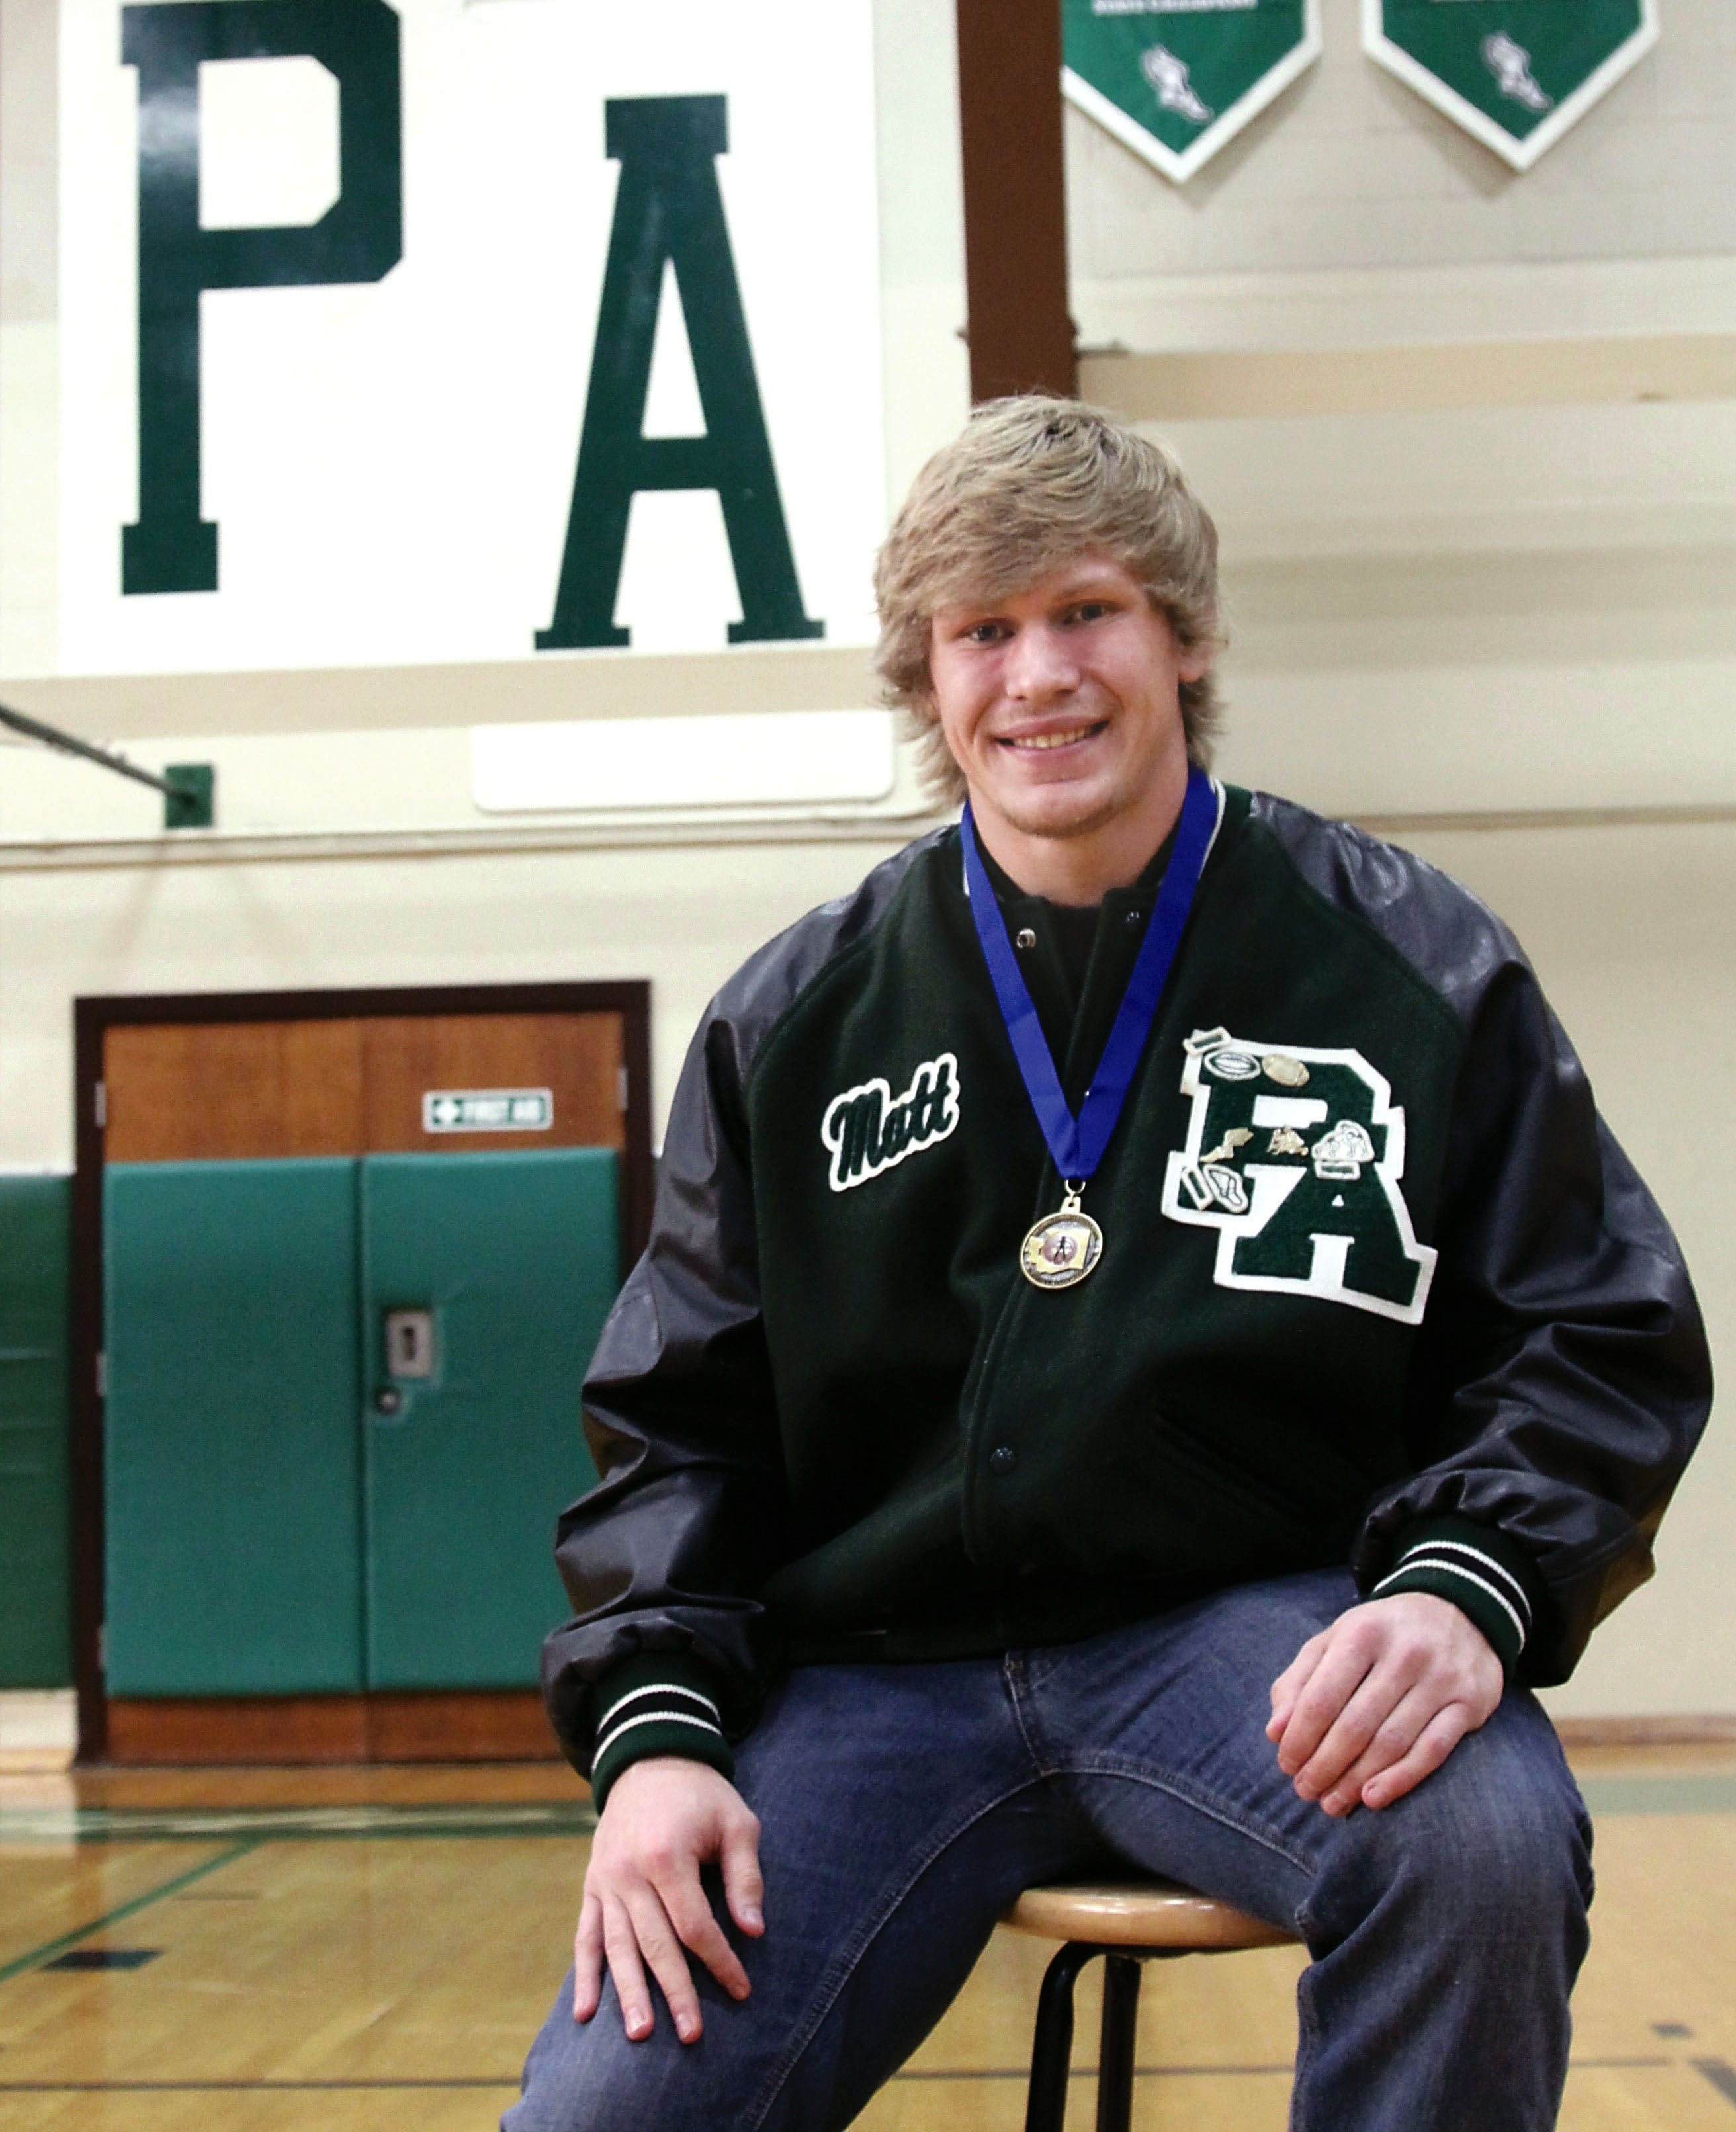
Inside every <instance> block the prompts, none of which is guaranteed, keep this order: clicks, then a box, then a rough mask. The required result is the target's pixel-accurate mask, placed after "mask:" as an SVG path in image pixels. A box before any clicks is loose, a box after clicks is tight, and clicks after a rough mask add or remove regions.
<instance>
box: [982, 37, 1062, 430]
mask: <svg viewBox="0 0 1736 2132" xmlns="http://www.w3.org/2000/svg"><path fill="white" fill-rule="evenodd" d="M957 7H958V34H959V141H960V146H961V147H962V150H963V156H964V286H965V295H966V301H967V304H968V306H969V326H968V329H967V331H968V337H969V343H970V396H971V399H972V400H973V401H983V400H993V399H997V398H998V397H999V396H1001V395H1002V394H1003V393H1008V392H1057V393H1061V394H1064V395H1065V396H1069V397H1071V396H1073V395H1074V394H1075V393H1076V392H1077V391H1078V390H1079V364H1078V361H1077V358H1076V357H1075V352H1074V331H1073V320H1072V317H1071V315H1070V311H1069V309H1068V300H1067V199H1066V179H1065V165H1064V163H1063V161H1062V153H1061V93H1060V73H1061V24H1060V0H957Z"/></svg>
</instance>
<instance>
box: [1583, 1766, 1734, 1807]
mask: <svg viewBox="0 0 1736 2132" xmlns="http://www.w3.org/2000/svg"><path fill="white" fill-rule="evenodd" d="M1580 1797H1581V1798H1583V1799H1584V1800H1585V1804H1586V1808H1587V1809H1588V1810H1589V1812H1590V1813H1591V1814H1592V1815H1593V1816H1594V1817H1595V1816H1596V1815H1598V1814H1600V1813H1601V1814H1630V1813H1736V1776H1731V1775H1729V1774H1724V1773H1722V1772H1719V1773H1717V1774H1704V1773H1703V1774H1699V1775H1695V1776H1676V1777H1582V1778H1580Z"/></svg>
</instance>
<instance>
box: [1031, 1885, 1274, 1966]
mask: <svg viewBox="0 0 1736 2132" xmlns="http://www.w3.org/2000/svg"><path fill="white" fill-rule="evenodd" d="M1001 1923H1003V1925H1007V1926H1009V1927H1010V1928H1012V1930H1013V1931H1014V1932H1022V1933H1034V1934H1035V1935H1036V1937H1037V1938H1040V1939H1060V1940H1075V1941H1080V1942H1084V1944H1086V1945H1089V1946H1091V1947H1163V1948H1166V1949H1168V1950H1170V1951H1171V1952H1175V1953H1177V1954H1183V1953H1197V1954H1211V1953H1223V1954H1228V1953H1230V1952H1233V1951H1235V1950H1236V1949H1238V1948H1241V1947H1289V1946H1291V1945H1293V1944H1294V1943H1295V1941H1296V1933H1293V1932H1286V1930H1285V1929H1284V1928H1283V1927H1282V1925H1271V1924H1267V1922H1266V1920H1265V1919H1264V1918H1251V1917H1249V1916H1248V1914H1247V1913H1246V1912H1245V1911H1243V1910H1238V1909H1232V1908H1231V1907H1230V1905H1229V1904H1228V1903H1218V1902H1214V1901H1213V1900H1212V1899H1211V1897H1210V1896H1209V1895H1201V1894H1197V1893H1196V1892H1195V1890H1193V1889H1192V1888H1184V1887H1183V1886H1181V1884H1180V1883H1179V1882H1178V1881H1175V1880H1130V1881H1127V1882H1124V1883H1118V1884H1115V1885H1097V1884H1094V1885H1089V1886H1080V1887H1052V1888H1027V1890H1025V1892H1024V1894H1022V1895H1021V1896H1020V1897H1019V1899H1018V1900H1017V1902H1016V1903H1015V1904H1013V1906H1012V1909H1010V1910H1008V1911H1007V1914H1006V1915H1005V1916H1004V1917H1003V1918H1002V1919H1001Z"/></svg>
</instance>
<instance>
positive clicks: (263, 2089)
mask: <svg viewBox="0 0 1736 2132" xmlns="http://www.w3.org/2000/svg"><path fill="white" fill-rule="evenodd" d="M1675 2063H1676V2060H1675V2059H1674V2058H1575V2059H1574V2060H1573V2061H1572V2062H1571V2063H1570V2065H1569V2067H1568V2068H1567V2069H1568V2071H1569V2072H1585V2071H1588V2070H1591V2069H1595V2068H1609V2067H1620V2068H1623V2069H1631V2068H1633V2067H1654V2068H1655V2067H1659V2066H1668V2065H1674V2064H1675ZM1693 2064H1694V2067H1695V2070H1696V2071H1697V2072H1703V2073H1705V2076H1706V2077H1707V2079H1709V2080H1710V2082H1712V2084H1713V2086H1714V2087H1716V2088H1717V2089H1718V2090H1719V2093H1720V2094H1723V2095H1728V2096H1729V2097H1730V2098H1731V2100H1732V2101H1736V2072H1733V2071H1732V2069H1731V2068H1730V2067H1729V2066H1727V2065H1726V2064H1725V2063H1724V2060H1723V2059H1722V2058H1695V2060H1694V2061H1693ZM1294 2070H1295V2068H1294V2067H1292V2066H1290V2065H1287V2064H1286V2065H1185V2066H1136V2067H1134V2069H1133V2077H1134V2078H1135V2079H1136V2080H1170V2079H1175V2078H1177V2077H1203V2078H1205V2079H1219V2080H1231V2079H1238V2078H1246V2077H1253V2076H1260V2077H1265V2076H1268V2075H1269V2076H1274V2077H1276V2076H1278V2075H1282V2077H1284V2078H1285V2079H1286V2080H1287V2079H1289V2077H1291V2073H1292V2072H1294ZM1030 2077H1031V2068H1030V2067H1028V2066H991V2067H983V2068H982V2069H980V2070H975V2071H970V2070H960V2071H958V2072H897V2073H894V2074H893V2075H892V2079H893V2081H895V2082H896V2081H901V2080H902V2081H937V2080H1028V2079H1029V2078H1030ZM1069 2077H1070V2078H1071V2079H1074V2080H1094V2079H1095V2078H1096V2077H1097V2072H1096V2068H1095V2067H1091V2066H1075V2067H1073V2068H1072V2070H1071V2072H1070V2076H1069ZM518 2084H519V2083H518V2076H517V2074H516V2073H499V2074H497V2075H493V2076H492V2077H491V2076H488V2075H478V2076H468V2077H456V2078H454V2079H450V2080H413V2079H409V2080H389V2079H373V2080H0V2095H248V2094H255V2093H259V2094H291V2095H300V2094H322V2095H344V2094H350V2093H356V2094H361V2093H364V2092H367V2091H373V2090H378V2091H384V2092H392V2091H421V2090H435V2091H439V2090H443V2089H450V2090H453V2091H456V2090H459V2089H461V2088H462V2089H474V2088H507V2089H512V2088H516V2087H517V2086H518Z"/></svg>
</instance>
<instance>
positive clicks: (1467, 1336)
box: [1256, 797, 1711, 1685]
mask: <svg viewBox="0 0 1736 2132" xmlns="http://www.w3.org/2000/svg"><path fill="white" fill-rule="evenodd" d="M1256 814H1257V816H1258V818H1259V819H1263V820H1264V821H1265V823H1266V824H1267V826H1268V827H1269V828H1272V829H1273V830H1274V832H1275V833H1277V834H1278V835H1279V836H1280V838H1281V840H1282V841H1283V842H1284V843H1286V845H1287V846H1288V847H1289V848H1290V849H1291V855H1292V857H1295V858H1296V861H1297V862H1298V864H1299V866H1300V867H1301V870H1302V872H1303V873H1304V875H1305V876H1306V878H1308V879H1309V880H1310V883H1311V884H1312V885H1313V886H1315V888H1316V889H1318V890H1319V891H1320V892H1321V893H1322V894H1325V895H1326V896H1329V898H1330V900H1334V901H1335V902H1337V903H1339V905H1340V906H1341V907H1343V908H1345V909H1348V910H1354V911H1356V912H1357V913H1358V915H1360V916H1361V917H1363V919H1364V920H1366V921H1367V922H1368V924H1371V925H1373V927H1374V929H1375V930H1376V931H1377V932H1378V933H1379V934H1381V935H1382V937H1383V938H1384V939H1387V941H1388V943H1389V944H1392V945H1393V946H1395V947H1397V948H1399V950H1400V952H1401V953H1403V954H1404V955H1405V957H1406V958H1407V960H1408V961H1409V962H1410V963H1411V965H1412V967H1413V968H1416V969H1417V970H1418V972H1419V973H1420V974H1421V975H1422V976H1423V977H1424V978H1425V979H1426V981H1427V982H1430V983H1431V985H1432V986H1433V987H1434V988H1435V990H1436V991H1437V992H1439V993H1440V995H1441V996H1443V997H1444V998H1445V999H1447V1000H1448V1001H1450V1004H1451V1005H1452V1006H1454V1007H1455V1010H1456V1011H1458V1012H1459V1015H1460V1016H1461V1017H1462V1018H1463V1019H1464V1022H1465V1024H1466V1045H1465V1051H1464V1060H1463V1064H1462V1066H1461V1068H1460V1072H1459V1083H1458V1088H1457V1090H1456V1092H1455V1104H1454V1114H1453V1120H1452V1126H1451V1135H1450V1144H1449V1149H1448V1154H1447V1160H1446V1165H1445V1174H1444V1178H1443V1191H1442V1197H1441V1203H1440V1212H1439V1216H1438V1219H1437V1223H1436V1231H1435V1243H1436V1246H1437V1248H1438V1250H1439V1251H1440V1259H1439V1262H1438V1264H1437V1265H1436V1268H1435V1280H1434V1284H1433V1287H1432V1289H1431V1294H1430V1299H1429V1308H1428V1313H1427V1316H1426V1319H1425V1321H1424V1323H1423V1327H1422V1329H1421V1335H1420V1337H1419V1338H1418V1341H1417V1343H1416V1352H1415V1357H1414V1359H1413V1361H1412V1365H1411V1376H1410V1381H1409V1386H1408V1398H1407V1439H1408V1448H1409V1450H1410V1453H1411V1459H1412V1461H1413V1462H1414V1464H1415V1466H1416V1472H1415V1473H1414V1475H1413V1476H1412V1477H1411V1479H1409V1480H1407V1481H1405V1482H1403V1483H1402V1484H1401V1485H1400V1486H1396V1487H1394V1488H1392V1489H1390V1490H1388V1491H1384V1492H1383V1494H1382V1495H1381V1496H1379V1497H1378V1499H1377V1500H1376V1501H1375V1502H1374V1503H1373V1505H1371V1508H1370V1513H1369V1515H1368V1520H1367V1522H1366V1524H1365V1525H1364V1527H1363V1531H1362V1534H1361V1536H1360V1538H1359V1541H1358V1543H1357V1545H1356V1549H1355V1553H1354V1566H1355V1568H1356V1570H1357V1573H1358V1576H1359V1580H1360V1581H1361V1582H1362V1583H1363V1588H1364V1589H1367V1588H1368V1587H1369V1586H1370V1585H1372V1584H1373V1582H1375V1581H1376V1580H1377V1579H1378V1577H1379V1576H1380V1575H1381V1573H1383V1570H1384V1569H1385V1568H1387V1565H1388V1564H1389V1563H1391V1562H1392V1559H1393V1558H1394V1557H1395V1555H1396V1554H1397V1553H1398V1552H1399V1551H1400V1550H1401V1549H1402V1546H1403V1544H1404V1543H1405V1536H1406V1534H1407V1532H1409V1531H1411V1530H1412V1529H1414V1528H1415V1527H1416V1525H1417V1523H1418V1522H1419V1521H1421V1520H1432V1519H1437V1518H1441V1517H1448V1516H1457V1517H1460V1518H1464V1519H1468V1520H1471V1521H1472V1522H1473V1523H1474V1524H1476V1525H1480V1526H1482V1527H1484V1528H1485V1529H1493V1530H1494V1531H1495V1532H1497V1533H1498V1534H1501V1535H1503V1537H1505V1538H1506V1539H1509V1540H1512V1541H1515V1542H1517V1544H1519V1545H1520V1546H1521V1547H1522V1548H1523V1549H1524V1550H1525V1553H1526V1554H1527V1557H1528V1558H1530V1560H1531V1561H1532V1563H1534V1564H1535V1566H1536V1573H1537V1577H1538V1580H1539V1583H1540V1585H1541V1592H1542V1595H1543V1597H1544V1601H1545V1603H1544V1606H1543V1607H1542V1609H1541V1618H1540V1619H1539V1620H1538V1621H1536V1624H1535V1628H1534V1633H1533V1635H1532V1638H1531V1640H1530V1642H1529V1644H1528V1645H1527V1650H1526V1654H1525V1656H1524V1659H1523V1660H1522V1663H1521V1665H1520V1668H1519V1671H1520V1673H1521V1676H1522V1678H1525V1679H1527V1680H1528V1681H1531V1682H1532V1683H1535V1684H1537V1685H1547V1684H1548V1683H1551V1682H1554V1681H1558V1680H1562V1679H1565V1678H1566V1676H1567V1674H1568V1673H1569V1672H1570V1670H1571V1669H1572V1667H1573V1665H1574V1664H1575V1660H1576V1659H1578V1657H1579V1655H1580V1652H1581V1651H1582V1650H1583V1649H1584V1648H1585V1641H1586V1639H1587V1638H1588V1637H1589V1635H1590V1634H1591V1631H1592V1630H1593V1628H1594V1626H1595V1625H1596V1624H1597V1623H1598V1622H1599V1621H1600V1620H1601V1619H1602V1618H1603V1616H1604V1615H1605V1614H1607V1613H1608V1612H1609V1611H1610V1609H1611V1608H1612V1607H1613V1606H1615V1605H1617V1604H1618V1601H1620V1600H1622V1599H1623V1597H1626V1595H1627V1594H1628V1592H1631V1591H1632V1590H1633V1588H1634V1587H1636V1586H1637V1585H1638V1584H1641V1583H1642V1582H1644V1581H1645V1580H1646V1578H1647V1577H1649V1576H1650V1575H1651V1574H1652V1545H1651V1542H1652V1534H1653V1533H1654V1532H1655V1531H1656V1529H1657V1524H1658V1520H1659V1519H1660V1518H1661V1516H1662V1515H1663V1512H1664V1509H1665V1506H1666V1504H1667V1503H1668V1501H1669V1500H1670V1496H1671V1493H1672V1491H1674V1489H1675V1486H1676V1482H1677V1481H1678V1480H1679V1479H1680V1478H1681V1472H1682V1469H1683V1467H1685V1466H1686V1463H1687V1461H1688V1458H1689V1456H1690V1453H1691V1452H1692V1451H1693V1449H1694V1447H1695V1443H1697V1442H1698V1441H1699V1438H1700V1432H1701V1430H1702V1429H1703V1428H1704V1427H1705V1418H1706V1413H1707V1409H1708V1408H1709V1406H1710V1400H1711V1365H1710V1357H1709V1355H1708V1352H1707V1347H1706V1339H1705V1330H1704V1328H1703V1326H1702V1324H1701V1322H1700V1311H1699V1308H1698V1305H1697V1304H1696V1303H1695V1297H1694V1291H1693V1288H1692V1286H1691V1284H1690V1281H1689V1279H1688V1274H1687V1269H1686V1266H1685V1265H1684V1264H1683V1262H1682V1257H1681V1251H1680V1250H1679V1249H1678V1247H1677V1245H1676V1239H1675V1237H1674V1236H1672V1234H1671V1231H1670V1227H1669V1225H1668V1223H1667V1222H1666V1221H1665V1219H1664V1217H1663V1215H1662V1213H1661V1212H1660V1211H1659V1208H1658V1207H1657V1203H1656V1202H1655V1201H1654V1200H1653V1198H1652V1195H1651V1193H1649V1192H1648V1191H1647V1189H1646V1187H1645V1186H1644V1184H1642V1182H1641V1181H1640V1179H1639V1177H1638V1176H1637V1174H1636V1173H1635V1171H1634V1169H1633V1164H1631V1163H1630V1162H1629V1161H1628V1158H1627V1156H1626V1155H1623V1152H1622V1150H1621V1149H1620V1147H1619V1146H1618V1145H1617V1144H1616V1141H1615V1140H1614V1138H1613V1136H1612V1135H1611V1133H1610V1132H1609V1129H1608V1127H1607V1126H1605V1125H1604V1121H1603V1120H1602V1119H1601V1118H1600V1117H1599V1116H1598V1113H1597V1110H1596V1107H1595V1104H1594V1101H1593V1097H1592V1092H1591V1087H1590V1083H1589V1081H1588V1080H1587V1078H1586V1075H1585V1069H1584V1068H1583V1067H1582V1066H1581V1065H1580V1061H1579V1059H1578V1058H1577V1057H1576V1056H1575V1053H1574V1050H1573V1048H1572V1046H1571V1044H1570V1043H1569V1042H1568V1040H1567V1038H1566V1036H1565V1034H1564V1032H1563V1031H1562V1029H1561V1027H1560V1024H1559V1022H1557V1020H1556V1018H1555V1016H1554V1015H1553V1014H1552V1013H1551V1011H1550V1008H1549V1006H1548V1003H1547V1001H1546V1000H1545V999H1544V997H1543V995H1542V992H1541V989H1540V987H1539V986H1538V984H1537V981H1536V977H1535V976H1534V975H1533V973H1532V969H1531V967H1530V965H1529V963H1527V961H1526V959H1525V957H1524V955H1523V953H1522V952H1521V950H1520V948H1519V947H1518V945H1517V943H1516V942H1515V941H1514V939H1513V938H1512V934H1509V933H1508V931H1507V929H1506V928H1505V927H1504V926H1503V925H1502V924H1500V923H1499V921H1498V920H1496V919H1495V918H1493V916H1492V915H1490V913H1489V912H1488V911H1487V910H1485V909H1484V907H1483V905H1481V904H1479V902H1478V901H1477V900H1476V899H1475V897H1474V896H1471V895H1469V893H1468V892H1467V891H1464V889H1461V888H1459V886H1457V885H1456V884H1455V883H1454V882H1452V881H1449V880H1448V879H1447V878H1446V876H1444V875H1441V874H1440V873H1438V872H1435V869H1434V868H1432V867H1427V866H1426V865H1424V864H1423V863H1422V862H1421V861H1420V860H1416V859H1414V858H1412V857H1410V856H1409V855H1408V854H1406V853H1403V852H1395V851H1393V850H1392V849H1391V848H1389V847H1386V846H1383V845H1379V844H1377V843H1375V842H1374V841H1373V839H1372V838H1363V837H1359V836H1358V835H1357V833H1355V832H1354V831H1347V830H1344V829H1342V828H1339V827H1338V826H1337V825H1333V824H1321V823H1319V822H1317V821H1316V820H1315V818H1314V817H1312V816H1309V815H1306V814H1304V813H1303V812H1302V810H1301V809H1293V808H1290V807H1287V806H1286V805H1284V804H1282V803H1279V802H1272V801H1270V800H1267V799H1264V798H1263V797H1262V799H1261V800H1260V801H1259V802H1258V804H1257V808H1256Z"/></svg>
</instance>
